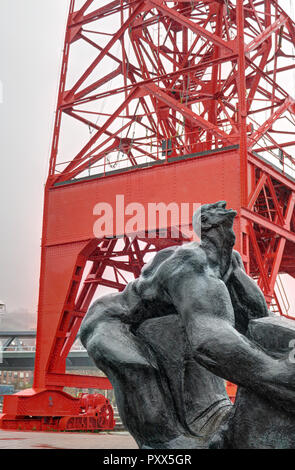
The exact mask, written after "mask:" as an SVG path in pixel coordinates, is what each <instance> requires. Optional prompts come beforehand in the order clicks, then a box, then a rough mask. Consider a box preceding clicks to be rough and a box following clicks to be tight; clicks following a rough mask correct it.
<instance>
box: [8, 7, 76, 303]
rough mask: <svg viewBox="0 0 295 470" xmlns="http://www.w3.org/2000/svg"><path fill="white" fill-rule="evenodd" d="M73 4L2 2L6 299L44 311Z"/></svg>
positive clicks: (9, 301)
mask: <svg viewBox="0 0 295 470" xmlns="http://www.w3.org/2000/svg"><path fill="white" fill-rule="evenodd" d="M68 4H69V2H68V0H50V1H48V0H13V1H12V0H1V15H0V35H1V39H0V80H1V82H2V86H3V103H2V104H0V120H1V126H0V129H1V130H0V132H1V138H0V145H1V159H0V201H1V203H0V241H1V243H0V266H1V269H0V299H1V300H3V301H4V302H5V303H6V304H7V309H8V310H9V311H12V310H17V309H19V308H25V309H28V310H29V311H32V310H33V311H36V305H37V295H38V278H39V259H40V237H41V225H42V203H43V186H44V182H45V179H46V172H47V164H48V157H49V149H50V140H51V133H52V132H51V130H52V124H53V118H54V109H55V103H56V96H57V86H58V75H59V68H60V61H61V53H62V48H63V38H64V33H65V24H66V16H67V10H68Z"/></svg>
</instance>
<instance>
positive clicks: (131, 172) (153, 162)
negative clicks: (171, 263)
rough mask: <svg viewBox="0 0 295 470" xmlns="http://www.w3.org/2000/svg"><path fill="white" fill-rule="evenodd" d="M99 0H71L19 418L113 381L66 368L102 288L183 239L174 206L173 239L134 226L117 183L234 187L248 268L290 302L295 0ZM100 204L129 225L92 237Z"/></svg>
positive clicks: (128, 194)
mask: <svg viewBox="0 0 295 470" xmlns="http://www.w3.org/2000/svg"><path fill="white" fill-rule="evenodd" d="M102 3H103V2H101V1H99V0H87V1H86V0H83V1H81V0H76V1H75V0H71V2H70V11H69V16H68V22H67V29H66V37H65V45H64V51H63V60H62V68H61V78H60V86H59V93H58V103H57V110H56V117H55V125H54V134H53V142H52V151H51V156H50V165H49V174H48V180H47V184H46V188H45V202H44V223H43V237H42V262H41V276H40V296H39V311H38V329H37V351H36V361H35V380H34V387H33V389H32V390H31V391H28V392H26V393H25V394H21V395H18V396H13V397H10V398H9V401H7V403H6V408H5V413H6V415H7V416H10V417H11V420H10V423H11V426H13V422H14V421H13V420H14V419H18V420H19V421H18V422H20V420H22V419H23V416H24V415H30V416H41V415H40V409H39V408H40V407H39V404H40V403H41V404H42V403H43V405H44V406H43V409H44V411H43V412H42V413H43V414H42V416H47V417H48V416H58V413H60V414H62V413H63V414H67V413H65V410H67V409H68V410H70V408H71V404H70V398H69V397H68V396H67V395H65V394H63V395H61V394H62V393H63V392H62V389H63V387H64V386H75V387H79V388H80V387H90V388H91V387H92V388H99V389H104V388H108V387H110V384H109V382H108V380H107V379H106V378H101V377H100V378H98V377H88V376H78V375H73V374H66V373H65V361H66V357H67V354H68V352H69V350H70V348H71V346H72V344H73V342H74V340H75V338H76V335H77V332H78V330H79V327H80V324H81V321H82V319H83V316H84V315H85V312H86V311H87V308H88V306H89V304H90V302H91V301H92V299H93V297H94V295H97V289H98V288H100V286H103V287H104V288H111V289H118V290H122V289H124V286H125V285H126V282H127V280H128V276H130V275H133V276H138V274H139V272H140V269H141V267H142V266H143V264H144V262H145V259H146V256H147V255H148V254H149V253H152V252H154V251H157V250H159V249H161V248H163V247H165V246H169V245H170V244H177V243H182V242H183V241H184V240H185V239H186V235H185V234H184V233H181V232H180V233H179V234H178V235H175V227H174V226H173V224H172V222H171V220H170V219H169V217H168V218H167V224H166V225H167V229H168V235H167V237H166V238H162V237H161V229H162V228H165V227H163V226H160V225H159V224H158V225H157V223H155V224H154V226H152V227H151V226H148V225H147V224H146V225H145V226H144V230H142V231H141V233H139V234H137V236H136V237H134V236H130V234H129V233H125V231H124V223H122V221H121V222H120V221H119V220H118V214H116V211H115V208H116V196H117V195H121V197H122V196H124V203H125V205H127V204H130V203H133V202H136V203H140V204H141V205H142V206H143V207H144V208H147V204H148V203H151V202H153V203H159V202H161V203H165V204H167V205H168V204H170V203H171V202H176V203H178V204H181V203H193V202H198V203H204V202H214V201H216V200H220V199H224V200H227V201H228V204H229V206H230V207H233V208H235V209H236V210H237V212H238V217H237V218H236V221H235V232H236V236H237V241H236V248H237V249H238V250H239V251H240V253H241V255H242V258H243V261H244V264H245V267H246V270H247V272H248V273H249V274H250V275H251V276H253V277H254V278H255V279H257V282H258V283H259V285H260V287H261V289H262V290H263V292H264V294H265V297H266V300H267V302H268V304H269V306H270V307H271V308H273V309H276V310H277V311H278V313H280V314H283V315H288V313H290V312H288V308H287V307H286V305H284V302H283V303H282V300H284V295H283V292H282V289H280V285H278V284H277V287H276V281H277V279H278V275H279V274H281V273H286V274H289V275H291V276H293V277H295V249H294V248H295V245H294V244H295V212H294V203H295V180H294V176H295V171H294V170H295V166H294V163H295V159H294V158H293V157H292V152H293V150H294V149H295V139H294V126H295V101H294V99H293V98H292V96H291V94H289V93H288V90H289V88H290V86H289V84H290V83H292V79H293V78H294V75H293V70H294V68H295V61H294V59H295V52H294V46H295V23H294V21H293V20H292V18H291V17H290V16H288V14H287V13H286V8H285V7H284V5H283V4H284V3H286V4H288V2H287V1H286V2H285V1H283V0H282V1H281V2H278V1H277V0H245V1H242V0H236V1H234V0H203V1H198V0H179V1H172V0H171V1H167V0H113V1H111V2H109V3H105V4H102ZM288 5H289V4H288ZM288 87H289V88H288ZM98 202H105V203H107V204H109V206H110V207H111V208H113V209H114V211H113V218H111V219H112V220H108V226H110V227H116V233H119V234H120V235H121V238H115V237H113V232H112V230H111V229H110V233H107V236H104V237H101V238H100V237H98V236H97V235H96V236H94V234H93V225H94V223H95V220H96V218H97V215H95V210H94V208H95V206H96V204H97V203H98ZM117 209H118V208H117ZM123 209H124V208H123V206H122V207H121V212H122V211H123ZM117 213H118V210H117ZM151 229H152V230H153V231H154V236H153V238H151V237H150V236H149V237H148V236H147V231H148V230H151ZM85 267H87V269H88V271H87V273H86V268H85ZM98 292H99V291H98ZM53 393H55V399H54V400H55V401H54V403H53V405H52V406H51V407H50V406H49V405H50V401H49V405H48V406H47V401H48V397H49V396H52V394H53ZM61 396H62V398H63V402H62V404H59V399H58V397H61ZM38 400H39V401H38ZM40 406H41V405H40ZM38 407H39V408H38ZM41 408H42V407H41ZM37 411H38V412H37ZM38 413H39V414H38ZM69 414H70V411H69ZM13 417H14V418H13ZM2 423H3V419H2Z"/></svg>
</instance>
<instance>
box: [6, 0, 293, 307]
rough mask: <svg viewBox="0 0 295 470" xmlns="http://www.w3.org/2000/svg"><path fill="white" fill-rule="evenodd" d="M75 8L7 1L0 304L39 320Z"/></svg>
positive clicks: (44, 1)
mask: <svg viewBox="0 0 295 470" xmlns="http://www.w3.org/2000/svg"><path fill="white" fill-rule="evenodd" d="M68 6H69V0H1V15H0V35H1V38H0V39H1V40H0V71H1V72H0V80H1V85H2V87H3V103H2V104H0V119H1V126H0V129H1V130H0V132H1V139H0V145H1V158H0V177H1V180H0V182H1V184H0V201H1V203H0V299H1V300H3V301H4V302H5V303H6V304H7V310H8V311H10V312H12V311H17V310H19V309H25V310H27V311H29V312H32V313H36V308H37V298H38V279H39V263H40V237H41V228H42V210H43V208H42V203H43V187H44V183H45V179H46V173H47V166H48V158H49V150H50V144H51V135H52V125H53V118H54V110H55V105H56V97H57V87H58V80H59V68H60V62H61V54H62V47H63V40H64V32H65V24H66V17H67V11H68ZM290 286H291V287H289V289H290V299H291V301H292V302H294V309H295V301H294V297H295V296H294V290H295V289H294V287H295V282H294V281H293V283H292V284H290Z"/></svg>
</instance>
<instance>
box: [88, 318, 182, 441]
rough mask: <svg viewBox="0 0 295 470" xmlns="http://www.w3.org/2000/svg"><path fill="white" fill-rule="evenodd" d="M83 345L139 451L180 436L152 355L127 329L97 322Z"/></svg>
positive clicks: (116, 322)
mask: <svg viewBox="0 0 295 470" xmlns="http://www.w3.org/2000/svg"><path fill="white" fill-rule="evenodd" d="M84 345H85V346H86V348H87V350H88V353H89V355H90V356H91V357H92V359H93V360H94V362H95V363H96V365H97V366H98V367H99V368H100V369H101V370H103V371H104V372H105V373H106V375H107V376H108V378H109V379H110V381H111V382H112V385H113V387H114V391H115V396H116V402H117V405H118V409H119V413H120V417H121V419H122V422H123V423H124V425H125V426H126V428H127V429H128V430H129V431H130V433H131V434H132V436H133V437H134V438H135V439H136V441H137V443H138V445H139V447H142V446H144V445H146V446H147V447H149V448H153V447H154V446H160V447H161V444H162V445H163V444H164V443H165V442H169V441H170V440H171V439H174V438H177V436H179V435H180V434H181V433H182V432H183V429H182V428H181V426H180V424H179V422H178V420H177V417H176V415H175V412H174V406H173V401H172V398H171V394H170V391H169V388H168V384H167V382H166V381H165V379H164V378H163V377H161V374H160V373H159V370H158V366H157V363H156V361H155V359H154V357H153V353H152V351H151V350H150V349H149V348H148V346H147V345H146V344H145V343H144V341H143V340H142V339H140V340H139V339H138V338H137V337H136V336H135V335H134V334H133V333H132V332H131V331H130V326H129V325H127V324H124V323H122V322H121V321H120V320H118V319H110V318H108V319H107V320H99V321H97V323H96V325H95V332H94V334H92V335H91V336H90V337H89V341H87V339H86V340H85V338H84Z"/></svg>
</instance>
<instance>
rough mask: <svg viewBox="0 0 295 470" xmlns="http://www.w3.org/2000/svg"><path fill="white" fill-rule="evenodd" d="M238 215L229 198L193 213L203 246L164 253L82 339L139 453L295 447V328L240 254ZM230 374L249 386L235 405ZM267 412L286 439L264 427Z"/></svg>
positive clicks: (94, 309)
mask: <svg viewBox="0 0 295 470" xmlns="http://www.w3.org/2000/svg"><path fill="white" fill-rule="evenodd" d="M235 216H236V212H235V211H234V210H231V209H230V210H228V209H226V202H224V201H220V202H217V203H215V204H206V205H203V206H202V207H201V208H200V209H198V211H197V212H196V213H195V214H194V217H193V227H194V230H195V231H196V233H197V234H198V235H199V236H200V237H201V242H200V243H198V242H192V243H188V244H185V245H182V246H180V247H179V246H176V247H170V248H166V249H164V250H162V251H159V252H158V253H157V254H156V255H155V256H154V258H153V260H152V261H151V262H149V263H148V264H147V265H146V266H145V267H144V268H143V270H142V273H141V275H140V277H139V278H138V279H135V280H134V281H132V282H130V283H129V284H128V285H127V286H126V288H125V290H124V291H123V292H122V293H115V294H111V295H106V296H104V297H102V298H100V299H99V300H97V301H96V302H95V303H94V304H93V305H92V306H91V307H90V309H89V312H88V313H87V315H86V318H85V320H84V321H83V324H82V327H81V341H82V343H83V345H84V346H85V347H86V348H87V351H88V353H89V355H90V356H91V357H92V358H93V360H94V361H95V363H96V365H97V366H98V367H99V368H100V369H101V370H103V371H104V372H105V373H106V375H107V376H108V378H109V379H110V381H111V382H112V384H113V387H114V391H115V395H116V400H117V405H118V409H119V412H120V416H121V419H122V421H123V423H124V424H125V426H126V428H127V429H128V430H129V432H130V433H131V434H132V436H133V437H134V438H135V440H136V441H137V443H138V446H139V447H140V448H146V449H150V448H154V449H156V448H162V449H169V448H182V449H185V448H208V447H211V448H252V447H254V448H255V446H256V447H257V445H258V446H260V447H271V448H273V447H280V446H281V447H290V446H293V447H294V446H295V415H293V413H294V412H295V368H294V364H293V363H292V362H290V360H289V356H288V341H289V340H290V338H292V337H295V327H293V324H292V321H289V322H288V320H285V321H284V320H283V319H277V318H275V319H274V318H272V317H271V316H270V314H269V312H268V309H267V305H266V302H265V299H264V296H263V294H262V292H261V291H260V289H259V287H258V286H257V285H256V283H255V282H254V281H253V280H252V279H251V278H250V277H249V276H248V275H247V274H246V272H245V270H244V266H243V263H242V260H241V257H240V255H239V253H238V252H236V251H234V250H233V246H234V243H235V234H234V231H233V221H234V218H235ZM278 329H279V330H280V334H279V341H278V342H277V343H276V344H275V345H274V344H273V335H274V334H276V333H274V330H275V331H277V330H278ZM292 335H293V336H292ZM225 379H226V380H229V381H231V382H233V383H235V384H237V385H239V392H238V396H237V400H236V403H235V405H234V406H232V404H231V402H230V400H229V399H228V396H227V393H226V390H225ZM249 403H250V404H251V406H249ZM249 408H250V409H249ZM255 408H256V416H257V419H258V417H259V425H258V424H257V423H255ZM247 413H248V415H247ZM290 413H291V414H290ZM247 416H249V419H248V421H247ZM265 416H272V422H274V423H275V425H274V426H276V429H278V426H279V424H280V425H281V427H280V431H279V433H278V432H277V430H276V429H272V430H270V429H269V432H268V433H267V432H265V427H266V426H267V423H266V421H265ZM238 417H239V418H238ZM261 421H263V422H261ZM278 423H279V424H278ZM259 426H260V427H259ZM261 426H262V428H263V426H264V428H263V429H261ZM271 426H272V424H271V423H270V427H271ZM290 433H291V436H290V437H288V435H290ZM292 433H293V434H292ZM258 434H259V436H258ZM257 443H258V444H257Z"/></svg>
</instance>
